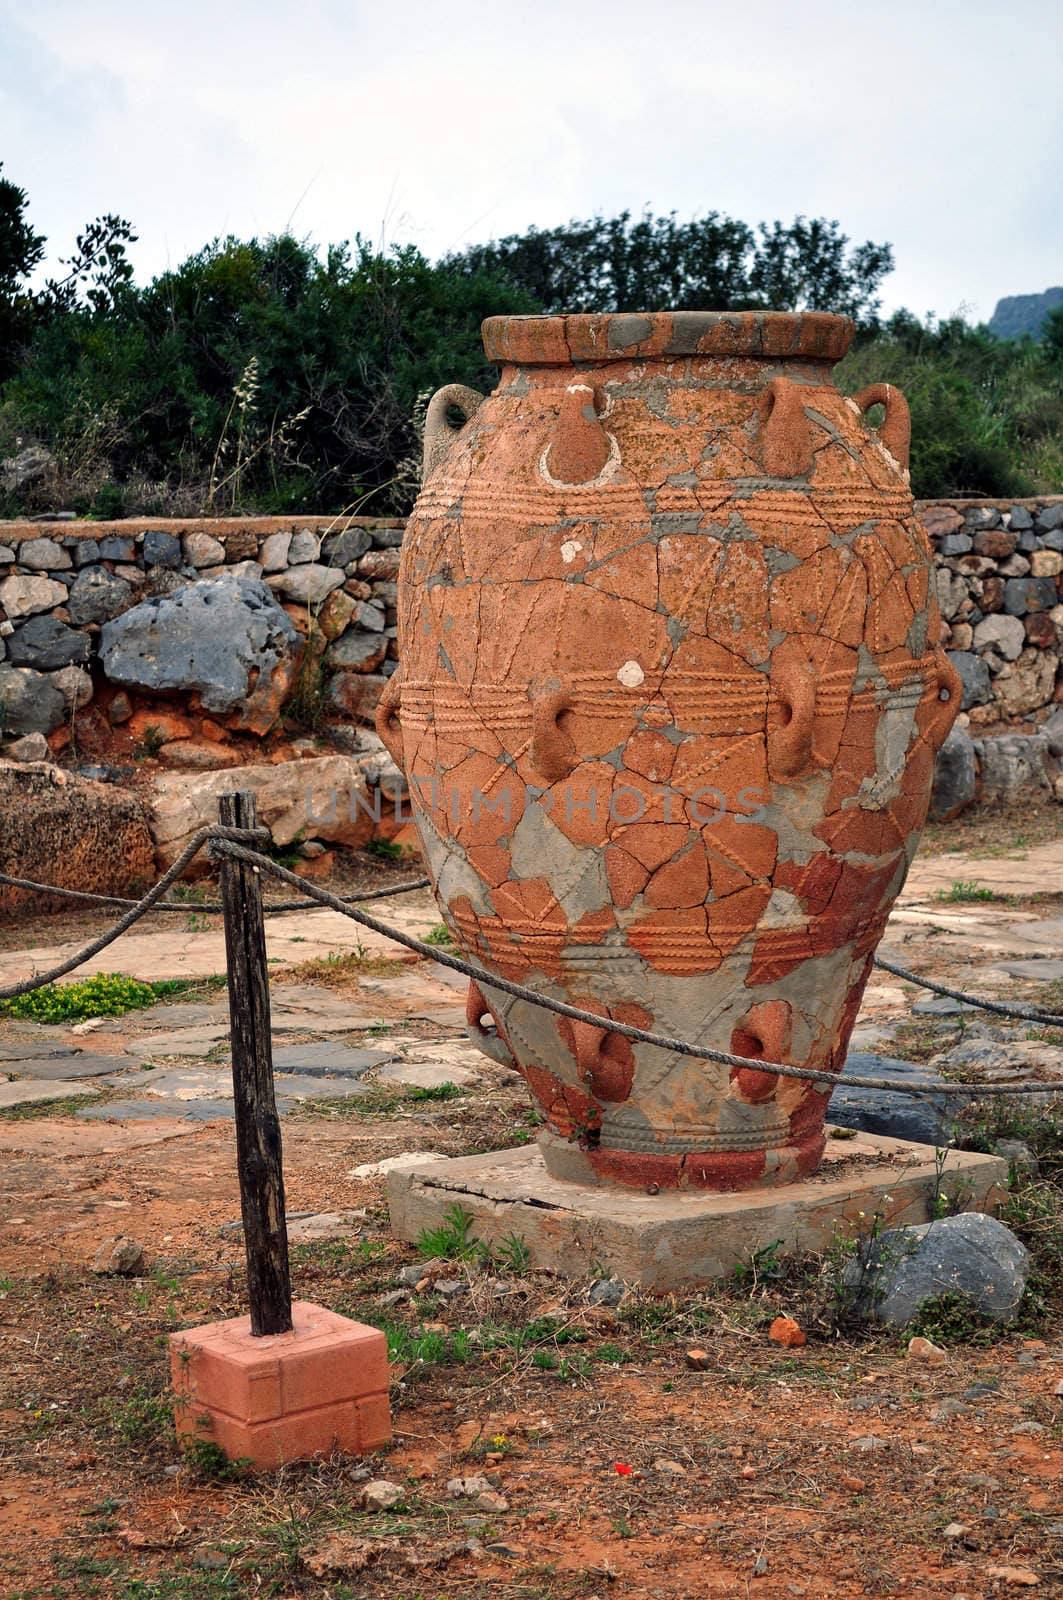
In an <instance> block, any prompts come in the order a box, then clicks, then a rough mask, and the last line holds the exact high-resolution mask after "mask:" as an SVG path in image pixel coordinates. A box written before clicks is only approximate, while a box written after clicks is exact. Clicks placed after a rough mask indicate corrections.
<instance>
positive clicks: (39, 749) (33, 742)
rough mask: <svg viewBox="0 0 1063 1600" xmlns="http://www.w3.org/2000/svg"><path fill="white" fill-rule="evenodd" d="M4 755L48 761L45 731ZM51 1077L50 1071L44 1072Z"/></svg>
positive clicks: (7, 749)
mask: <svg viewBox="0 0 1063 1600" xmlns="http://www.w3.org/2000/svg"><path fill="white" fill-rule="evenodd" d="M3 753H4V755H5V756H6V758H7V759H8V760H9V761H47V759H48V741H47V739H46V738H45V737H44V734H43V733H24V734H23V735H22V738H21V739H12V741H11V743H10V744H5V745H4V750H3ZM43 1076H44V1077H46V1078H47V1077H49V1076H50V1074H49V1073H47V1072H46V1073H44V1074H43Z"/></svg>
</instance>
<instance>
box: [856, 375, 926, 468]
mask: <svg viewBox="0 0 1063 1600" xmlns="http://www.w3.org/2000/svg"><path fill="white" fill-rule="evenodd" d="M850 398H851V399H852V402H853V404H854V405H856V406H859V408H860V410H861V412H865V411H869V410H870V409H871V407H872V406H884V407H885V408H886V415H885V416H884V417H883V419H882V426H881V427H880V428H879V429H878V430H877V431H878V436H879V440H880V442H881V443H882V444H883V445H884V446H885V448H886V449H887V450H888V451H889V453H890V455H891V456H892V457H893V459H894V461H899V462H900V464H901V466H902V467H903V468H904V469H905V471H906V472H907V470H908V463H909V461H910V459H911V454H912V413H911V412H910V411H909V409H908V402H907V400H906V399H905V398H904V396H903V394H902V393H901V391H900V390H899V389H896V388H894V386H893V384H892V383H872V384H869V385H868V387H867V388H866V389H861V390H860V392H859V394H854V395H852V396H851V397H850Z"/></svg>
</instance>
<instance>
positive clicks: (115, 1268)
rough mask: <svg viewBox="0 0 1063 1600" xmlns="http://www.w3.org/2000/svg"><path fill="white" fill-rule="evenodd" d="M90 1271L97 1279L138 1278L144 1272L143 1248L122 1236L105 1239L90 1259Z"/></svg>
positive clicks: (134, 1240)
mask: <svg viewBox="0 0 1063 1600" xmlns="http://www.w3.org/2000/svg"><path fill="white" fill-rule="evenodd" d="M92 1270H93V1272H95V1273H96V1275H97V1276H98V1277H119V1278H139V1277H141V1276H142V1275H143V1273H144V1272H145V1270H146V1265H145V1260H144V1246H143V1245H142V1244H138V1243H137V1241H136V1239H130V1238H128V1237H127V1236H126V1235H124V1234H118V1235H117V1236H116V1237H115V1238H113V1239H105V1240H104V1241H103V1243H102V1244H101V1245H100V1248H99V1249H98V1250H97V1252H96V1254H95V1255H94V1256H93V1258H92Z"/></svg>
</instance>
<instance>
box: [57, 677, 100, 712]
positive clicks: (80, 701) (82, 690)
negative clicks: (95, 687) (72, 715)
mask: <svg viewBox="0 0 1063 1600" xmlns="http://www.w3.org/2000/svg"><path fill="white" fill-rule="evenodd" d="M51 679H52V682H53V683H54V684H55V687H56V688H57V689H58V690H59V693H60V694H61V695H62V697H63V704H64V706H65V707H66V709H67V712H68V713H69V712H71V711H80V710H81V709H82V707H83V706H87V705H88V703H89V701H90V700H91V699H92V678H91V677H90V676H89V674H88V673H87V672H86V671H85V669H84V667H74V666H70V667H60V669H59V671H58V672H53V673H52V674H51Z"/></svg>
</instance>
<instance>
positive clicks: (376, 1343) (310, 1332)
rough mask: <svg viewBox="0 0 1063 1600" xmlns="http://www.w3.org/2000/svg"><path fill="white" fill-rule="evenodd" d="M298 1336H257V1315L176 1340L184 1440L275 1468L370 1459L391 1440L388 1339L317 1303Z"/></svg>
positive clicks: (175, 1378) (296, 1323) (298, 1315)
mask: <svg viewBox="0 0 1063 1600" xmlns="http://www.w3.org/2000/svg"><path fill="white" fill-rule="evenodd" d="M292 1322H293V1327H292V1330H291V1332H290V1333H280V1334H269V1335H265V1336H264V1337H260V1338H256V1337H254V1336H253V1335H252V1333H251V1319H250V1318H249V1317H234V1318H232V1319H230V1320H229V1321H226V1322H212V1323H206V1324H204V1325H203V1326H201V1327H198V1328H187V1329H185V1330H183V1331H182V1332H181V1333H175V1334H172V1335H171V1336H170V1370H171V1375H172V1383H173V1391H174V1395H175V1404H174V1419H175V1422H176V1425H177V1432H178V1436H179V1437H180V1438H187V1439H195V1438H198V1439H204V1440H206V1441H209V1442H210V1443H212V1444H215V1445H217V1446H218V1448H219V1449H220V1450H222V1451H223V1452H224V1453H225V1455H227V1456H228V1457H229V1458H230V1460H241V1459H242V1460H247V1461H250V1462H251V1463H252V1464H253V1465H254V1466H255V1467H256V1468H258V1469H260V1470H265V1471H268V1470H270V1469H272V1468H275V1467H279V1466H283V1465H284V1464H285V1463H287V1462H289V1461H303V1460H308V1459H310V1458H311V1457H314V1456H327V1455H331V1454H332V1452H333V1451H335V1450H341V1451H344V1452H346V1453H347V1454H349V1455H359V1456H361V1455H367V1454H369V1453H370V1452H371V1451H373V1450H378V1449H379V1448H380V1447H381V1446H382V1445H385V1444H387V1443H388V1442H389V1441H390V1439H391V1416H390V1411H389V1407H388V1359H387V1340H386V1338H385V1336H384V1334H383V1333H382V1332H381V1331H380V1330H379V1329H378V1328H371V1327H369V1326H368V1325H367V1324H365V1323H362V1322H353V1321H351V1320H350V1319H349V1318H348V1317H341V1316H339V1315H337V1313H336V1312H334V1311H328V1310H326V1309H325V1307H323V1306H317V1305H314V1304H312V1303H311V1302H309V1301H305V1300H298V1301H296V1302H295V1304H294V1305H293V1306H292Z"/></svg>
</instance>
